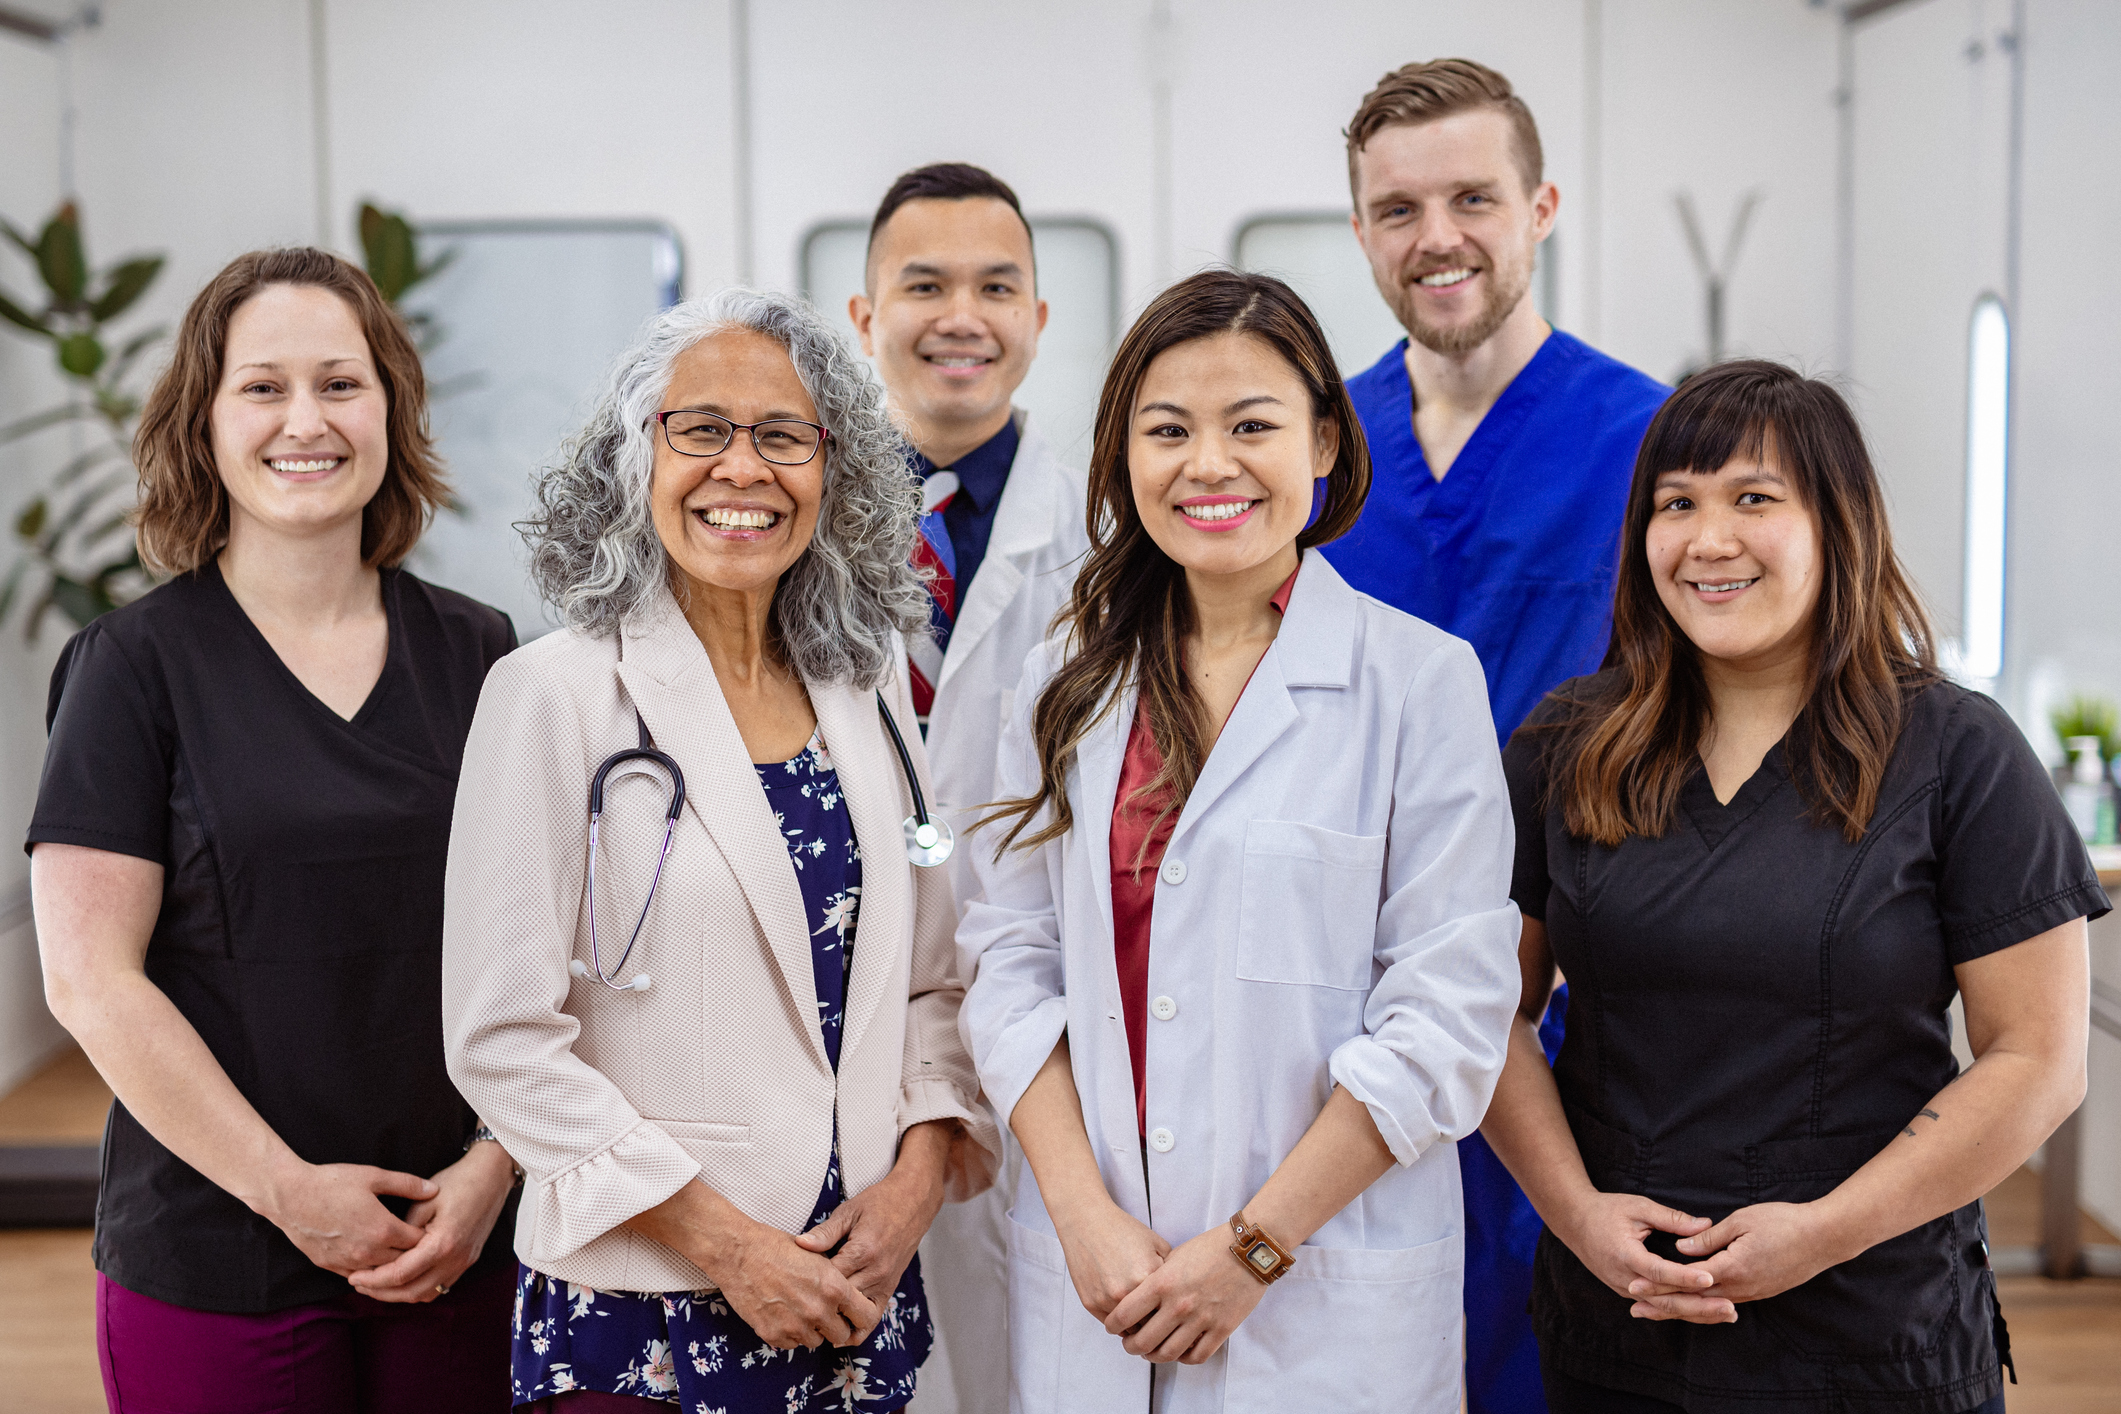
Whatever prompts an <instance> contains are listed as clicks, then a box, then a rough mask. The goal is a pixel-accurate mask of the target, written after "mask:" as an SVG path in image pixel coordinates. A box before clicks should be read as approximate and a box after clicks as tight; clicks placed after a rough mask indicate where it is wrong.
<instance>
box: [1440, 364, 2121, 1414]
mask: <svg viewBox="0 0 2121 1414" xmlns="http://www.w3.org/2000/svg"><path fill="white" fill-rule="evenodd" d="M1625 535H1626V538H1625V540H1624V541H1623V547H1624V548H1623V563H1622V567H1621V573H1620V582H1619V588H1618V592H1617V594H1616V596H1615V601H1614V612H1613V620H1614V622H1613V652H1612V655H1611V656H1610V657H1609V659H1608V662H1609V663H1610V664H1611V665H1612V666H1610V667H1608V669H1607V670H1606V671H1604V672H1602V673H1599V674H1598V675H1597V676H1595V677H1589V678H1579V679H1576V680H1574V681H1571V682H1568V683H1564V684H1563V685H1562V686H1561V687H1560V688H1558V689H1557V690H1556V691H1555V692H1554V693H1553V694H1552V695H1551V696H1550V697H1548V699H1547V700H1546V702H1545V703H1543V704H1542V705H1541V707H1540V708H1539V709H1538V710H1537V711H1536V712H1535V713H1534V714H1533V715H1532V717H1531V718H1530V719H1529V720H1528V721H1527V722H1526V724H1525V725H1524V727H1522V728H1521V729H1520V730H1519V731H1518V732H1517V734H1516V736H1514V737H1513V738H1512V739H1511V742H1510V745H1509V749H1508V751H1507V752H1506V753H1505V765H1506V767H1507V770H1508V773H1509V777H1510V787H1511V794H1512V800H1513V804H1514V805H1515V807H1516V812H1517V821H1518V846H1517V867H1516V879H1515V882H1514V885H1513V889H1512V892H1513V894H1514V896H1515V897H1516V899H1517V903H1518V906H1519V908H1520V909H1521V910H1522V911H1523V914H1524V920H1525V921H1524V935H1523V940H1522V946H1521V956H1522V961H1523V968H1524V975H1525V995H1524V999H1523V1004H1522V1007H1521V1014H1520V1019H1519V1021H1518V1023H1517V1026H1516V1029H1515V1032H1514V1034H1513V1036H1512V1038H1511V1052H1510V1059H1509V1062H1508V1066H1507V1068H1506V1069H1505V1072H1504V1075H1503V1078H1502V1081H1501V1083H1500V1085H1499V1086H1498V1088H1497V1091H1496V1095H1495V1101H1494V1105H1493V1107H1492V1108H1491V1109H1490V1111H1489V1114H1488V1118H1487V1121H1486V1123H1485V1124H1484V1125H1483V1127H1482V1132H1483V1133H1485V1134H1486V1135H1487V1137H1488V1139H1489V1142H1490V1143H1492V1144H1493V1145H1494V1147H1495V1150H1496V1152H1497V1153H1498V1154H1500V1155H1501V1156H1502V1158H1503V1161H1504V1162H1505V1163H1506V1164H1508V1166H1509V1168H1510V1171H1511V1172H1512V1173H1513V1174H1514V1175H1515V1176H1516V1178H1517V1180H1518V1182H1519V1183H1521V1184H1522V1185H1523V1186H1524V1189H1525V1191H1526V1193H1527V1194H1529V1195H1530V1197H1531V1199H1532V1202H1533V1205H1534V1206H1535V1207H1536V1208H1537V1209H1538V1210H1539V1213H1540V1216H1541V1217H1542V1218H1543V1219H1545V1221H1546V1225H1547V1231H1546V1233H1545V1234H1544V1235H1543V1236H1542V1237H1541V1239H1540V1246H1539V1252H1538V1258H1537V1263H1536V1268H1535V1279H1534V1288H1533V1297H1532V1309H1533V1319H1534V1325H1535V1328H1536V1329H1537V1332H1538V1336H1539V1343H1540V1353H1541V1360H1542V1366H1543V1371H1544V1375H1545V1379H1546V1392H1547V1399H1548V1403H1549V1405H1550V1407H1551V1408H1553V1409H1554V1410H1556V1411H1558V1414H1573V1412H1574V1411H1593V1410H1597V1411H1604V1410H1614V1411H1621V1410H1626V1411H1645V1414H1646V1412H1647V1411H1664V1412H1666V1414H1668V1411H1670V1410H1672V1409H1673V1408H1675V1407H1676V1408H1680V1409H1685V1410H1687V1411H1689V1412H1690V1414H1739V1411H1744V1414H1830V1411H1831V1414H1844V1411H1852V1410H1877V1411H1886V1410H1891V1411H1894V1414H1959V1411H1965V1410H1973V1409H1993V1410H1995V1411H1999V1414H2000V1410H2001V1409H2002V1388H2003V1384H2002V1369H2001V1366H2002V1364H2003V1363H2004V1362H2006V1361H2007V1360H2008V1358H2009V1342H2008V1337H2007V1336H2006V1334H2005V1330H2004V1325H2003V1318H2002V1315H2001V1312H2000V1310H1999V1308H1998V1306H1997V1302H1996V1289H1995V1282H1994V1279H1993V1277H1992V1275H1991V1273H1990V1271H1989V1270H1988V1263H1987V1259H1986V1255H1985V1254H1986V1245H1985V1242H1986V1226H1985V1223H1984V1221H1983V1217H1982V1209H1981V1203H1980V1198H1981V1195H1982V1194H1983V1193H1985V1192H1987V1191H1988V1190H1989V1189H1990V1188H1992V1187H1993V1186H1995V1184H1996V1183H1997V1182H1998V1181H1999V1180H2000V1179H2002V1178H2003V1177H2004V1176H2005V1175H2007V1174H2008V1173H2010V1172H2011V1171H2012V1170H2013V1169H2015V1168H2016V1167H2017V1166H2018V1165H2019V1164H2021V1163H2023V1162H2024V1161H2025V1159H2026V1157H2027V1156H2028V1155H2029V1154H2031V1153H2032V1151H2033V1149H2034V1148H2035V1147H2036V1146H2037V1145H2039V1143H2040V1142H2041V1141H2042V1140H2043V1139H2045V1138H2046V1137H2047V1135H2048V1133H2049V1132H2050V1131H2051V1130H2053V1128H2054V1127H2055V1126H2056V1125H2057V1124H2058V1123H2060V1122H2061V1121H2062V1119H2063V1118H2064V1117H2066V1116H2067V1115H2068V1114H2069V1113H2070V1111H2071V1110H2072V1109H2074V1108H2075V1107H2076V1105H2077V1103H2078V1101H2079V1099H2080V1098H2081V1097H2082V1095H2083V1092H2084V1068H2085V1025H2086V1006H2087V990H2088V985H2089V984H2088V978H2087V963H2086V942H2085V924H2084V920H2085V919H2086V918H2087V917H2095V916H2098V915H2100V914H2103V913H2105V912H2106V910H2107V900H2106V896H2105V895H2104V894H2103V893H2102V892H2101V891H2100V888H2099V884H2098V879H2097V875H2096V874H2095V873H2094V871H2093V869H2092V867H2091V864H2090V861H2089V860H2088V858H2087V857H2086V854H2085V851H2084V848H2083V845H2082V844H2081V843H2080V842H2079V840H2078V838H2077V836H2076V833H2075V832H2074V831H2073V830H2072V829H2071V827H2070V824H2069V821H2068V819H2067V818H2066V817H2065V815H2064V814H2063V811H2062V807H2061V803H2060V801H2059V799H2058V798H2057V796H2056V793H2055V790H2054V788H2053V786H2052V785H2051V784H2050V783H2049V780H2048V776H2047V772H2046V771H2045V770H2044V769H2043V768H2042V767H2041V765H2040V763H2039V761H2038V760H2037V759H2036V758H2035V757H2034V756H2033V753H2032V752H2031V750H2030V749H2028V747H2027V746H2026V744H2025V741H2024V740H2023V738H2022V737H2020V735H2019V734H2018V731H2017V729H2016V728H2015V727H2013V726H2012V724H2011V721H2010V719H2009V718H2008V717H2007V716H2005V715H2004V713H2003V712H2002V710H2001V709H1999V708H1998V707H1997V706H1996V704H1995V703H1993V702H1991V701H1990V700H1989V699H1988V698H1986V697H1983V696H1980V695H1979V694H1977V693H1973V692H1969V691H1966V690H1965V689H1962V688H1959V687H1956V686H1953V685H1952V684H1951V683H1949V682H1947V681H1945V680H1944V679H1943V678H1942V677H1941V675H1940V674H1939V673H1938V671H1937V669H1936V666H1935V662H1934V659H1933V657H1932V653H1931V648H1930V642H1931V640H1930V634H1929V627H1928V625H1927V623H1926V622H1925V621H1924V617H1923V613H1922V609H1921V607H1920V605H1919V603H1918V601H1917V600H1916V598H1915V595H1914V593H1913V592H1912V590H1911V588H1910V587H1909V585H1908V583H1907V581H1906V579H1905V578H1904V577H1903V575H1902V573H1901V571H1900V569H1899V566H1898V564H1897V562H1896V561H1895V559H1894V555H1893V550H1892V542H1891V538H1890V536H1889V534H1888V532H1887V529H1886V523H1885V510H1884V504H1883V497H1882V495H1881V493H1880V491H1879V487H1878V483H1877V479H1876V477H1875V475H1874V473H1873V471H1872V469H1871V465H1870V460H1869V457H1868V454H1867V453H1866V452H1865V450H1864V445H1863V437H1862V434H1861V432H1860V431H1859V430H1858V428H1857V426H1856V423H1855V420H1854V418H1853V417H1852V416H1851V414H1850V412H1849V409H1848V407H1847V405H1846V404H1845V403H1844V402H1843V401H1842V400H1841V398H1840V397H1839V395H1838V394H1836V393H1835V392H1834V391H1833V390H1832V389H1831V388H1829V387H1827V386H1826V385H1825V384H1823V383H1819V382H1816V381H1812V380H1808V379H1805V378H1802V377H1800V376H1799V375H1797V374H1795V373H1793V372H1791V371H1789V370H1788V369H1785V368H1782V367H1780V366H1779V365H1776V364H1772V363H1760V362H1751V361H1748V362H1738V363H1730V364H1725V365H1721V366H1719V367H1716V368H1712V369H1710V370H1709V371H1707V372H1705V373H1703V374H1701V375H1699V376H1697V377H1695V378H1693V379H1691V380H1689V381H1688V382H1687V383H1686V384H1684V385H1683V386H1682V387H1681V388H1680V389H1679V391H1678V392H1677V393H1675V394H1674V395H1673V396H1672V398H1671V400H1670V401H1669V402H1667V403H1666V404H1665V405H1664V408H1663V410H1662V411H1661V412H1659V413H1658V415H1657V418H1656V420H1655V421H1654V422H1653V423H1652V424H1651V425H1650V429H1649V432H1648V434H1647V436H1646V437H1645V439H1644V443H1643V448H1642V452H1641V456H1640V459H1639V460H1638V461H1637V463H1636V468H1635V478H1634V486H1633V490H1632V494H1631V497H1630V501H1629V508H1628V518H1627V522H1626V531H1625ZM1556 964H1559V967H1560V970H1561V972H1562V973H1563V974H1565V975H1566V976H1567V978H1568V981H1569V990H1570V1005H1569V1026H1568V1039H1567V1041H1566V1042H1565V1043H1564V1044H1563V1047H1562V1051H1561V1055H1560V1058H1559V1059H1558V1061H1557V1062H1556V1063H1555V1065H1554V1067H1553V1069H1552V1070H1551V1071H1550V1070H1549V1069H1548V1068H1547V1066H1546V1064H1545V1062H1544V1060H1543V1059H1542V1057H1541V1054H1540V1050H1539V1042H1538V1037H1537V1034H1536V1027H1537V1025H1538V1021H1539V1017H1540V1013H1541V1011H1542V1010H1543V1009H1544V1007H1545V1004H1546V999H1547V995H1548V992H1549V991H1550V990H1551V988H1552V984H1553V981H1554V972H1555V966H1556ZM1955 991H1956V992H1957V993H1958V994H1959V995H1960V996H1961V997H1963V998H1964V1001H1965V1011H1966V1029H1967V1040H1968V1042H1969V1044H1970V1045H1971V1047H1972V1050H1973V1054H1974V1055H1975V1057H1976V1060H1975V1063H1974V1064H1973V1065H1972V1066H1971V1067H1969V1068H1968V1069H1966V1070H1965V1071H1964V1072H1962V1071H1961V1070H1960V1069H1959V1066H1958V1064H1957V1063H1956V1062H1955V1061H1954V1060H1953V1057H1952V1048H1951V1022H1950V1018H1949V1016H1948V1014H1947V1008H1948V1007H1949V1005H1950V1003H1951V1000H1952V997H1953V994H1954V992H1955Z"/></svg>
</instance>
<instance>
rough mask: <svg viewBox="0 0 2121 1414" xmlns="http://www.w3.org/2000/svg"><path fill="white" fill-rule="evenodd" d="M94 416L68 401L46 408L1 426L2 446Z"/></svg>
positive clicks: (79, 405) (0, 438) (0, 444)
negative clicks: (65, 423) (63, 404)
mask: <svg viewBox="0 0 2121 1414" xmlns="http://www.w3.org/2000/svg"><path fill="white" fill-rule="evenodd" d="M92 416H94V413H93V411H92V410H91V409H89V408H85V407H83V406H81V404H79V403H68V404H66V406H64V407H55V408H46V409H45V410H44V411H43V412H33V413H31V414H30V415H29V416H28V417H24V418H18V419H17V420H16V421H14V422H10V423H8V424H7V425H6V426H5V427H0V446H5V445H6V444H8V443H9V442H17V441H20V440H21V439H22V438H24V437H28V436H32V435H34V434H36V433H38V432H42V431H43V430H44V429H45V428H47V427H57V426H58V425H59V424H60V423H62V422H73V421H76V420H78V419H80V418H84V417H92Z"/></svg>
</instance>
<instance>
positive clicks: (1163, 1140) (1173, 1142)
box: [1149, 1126, 1178, 1154]
mask: <svg viewBox="0 0 2121 1414" xmlns="http://www.w3.org/2000/svg"><path fill="white" fill-rule="evenodd" d="M1177 1144H1178V1136H1177V1135H1175V1134H1173V1133H1172V1132H1171V1131H1170V1130H1168V1129H1165V1128H1163V1127H1161V1126H1158V1127H1157V1128H1155V1129H1152V1130H1150V1131H1149V1147H1150V1148H1152V1149H1154V1150H1155V1151H1156V1152H1157V1153H1159V1154H1168V1153H1170V1152H1171V1150H1172V1149H1173V1148H1175V1147H1177Z"/></svg>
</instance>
